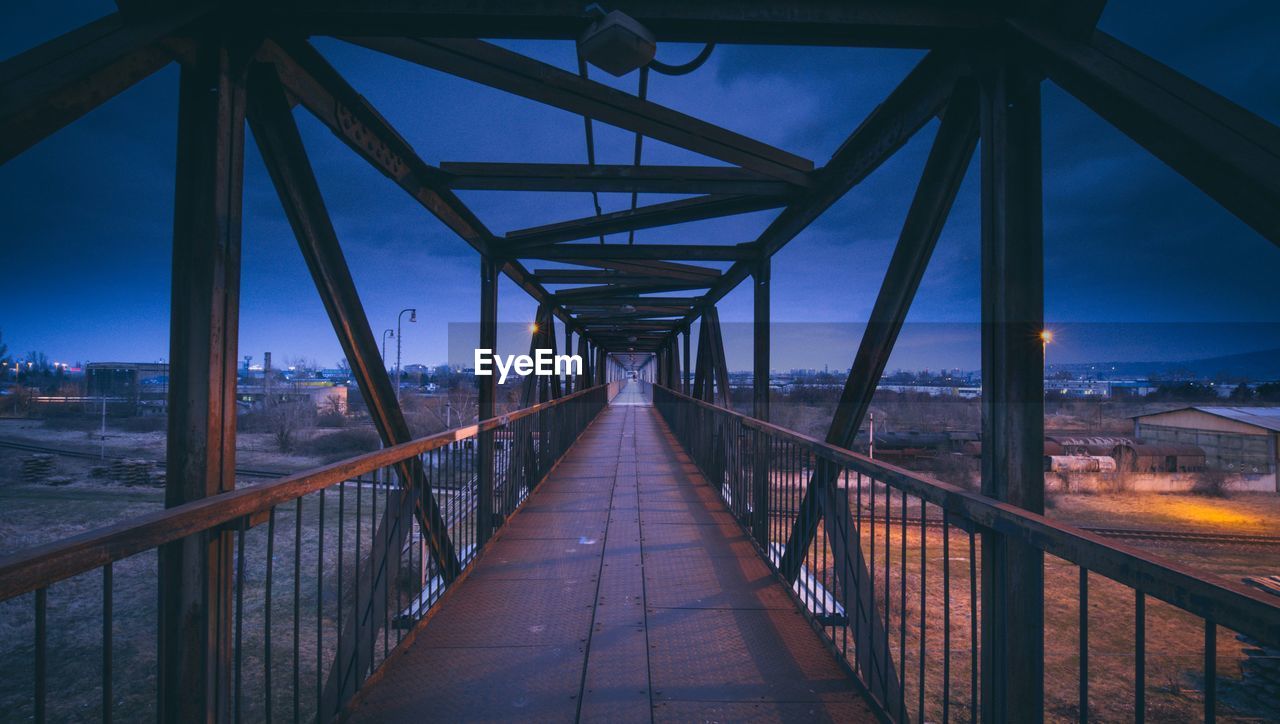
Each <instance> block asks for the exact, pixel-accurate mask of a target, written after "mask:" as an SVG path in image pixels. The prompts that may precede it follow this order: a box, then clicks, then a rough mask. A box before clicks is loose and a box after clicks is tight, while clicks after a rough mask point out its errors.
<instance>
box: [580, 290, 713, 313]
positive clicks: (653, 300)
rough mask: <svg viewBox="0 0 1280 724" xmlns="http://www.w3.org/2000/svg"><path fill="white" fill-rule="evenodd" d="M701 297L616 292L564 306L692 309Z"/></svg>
mask: <svg viewBox="0 0 1280 724" xmlns="http://www.w3.org/2000/svg"><path fill="white" fill-rule="evenodd" d="M702 300H703V297H642V296H639V295H637V294H634V293H629V292H621V291H620V292H617V293H616V294H601V295H600V296H599V297H597V298H593V299H576V300H566V301H565V302H564V305H565V307H566V308H568V309H581V308H583V307H591V308H595V307H602V306H626V305H631V306H634V307H636V309H637V310H638V309H640V308H641V306H642V305H658V306H663V307H669V306H676V307H686V308H693V307H696V306H697V305H699V304H701V303H702Z"/></svg>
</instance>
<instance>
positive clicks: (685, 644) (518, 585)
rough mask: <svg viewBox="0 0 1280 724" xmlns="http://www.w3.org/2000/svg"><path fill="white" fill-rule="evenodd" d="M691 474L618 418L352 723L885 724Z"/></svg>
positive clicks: (375, 688) (536, 504) (648, 412)
mask: <svg viewBox="0 0 1280 724" xmlns="http://www.w3.org/2000/svg"><path fill="white" fill-rule="evenodd" d="M637 387H638V386H637V385H631V390H630V391H632V392H634V391H635V389H636V388H637ZM626 398H627V393H626V392H624V393H623V394H622V395H620V396H619V399H620V400H623V399H626ZM694 470H695V468H694V467H693V465H692V463H691V461H690V460H689V459H688V458H687V457H686V456H685V455H684V454H683V453H682V452H679V451H678V450H677V448H676V446H675V441H674V439H673V438H671V437H670V433H669V432H668V431H667V429H666V426H665V424H664V423H662V422H661V420H660V419H659V418H658V417H657V415H656V413H655V412H654V410H653V409H652V408H651V407H647V406H643V405H637V404H626V405H624V404H618V405H613V406H611V407H610V408H608V409H607V410H605V412H603V413H601V415H600V416H599V417H598V418H597V419H596V421H595V422H594V423H592V425H591V427H589V428H588V429H587V431H586V432H585V433H583V435H582V437H581V438H580V439H579V440H578V442H577V443H576V444H575V446H574V448H573V449H572V450H571V451H570V452H569V453H568V454H567V455H566V456H565V458H564V460H563V461H562V462H561V463H560V465H559V466H557V467H556V469H555V470H554V471H553V472H552V473H551V475H550V476H549V477H548V478H547V479H546V480H545V481H544V482H543V483H542V485H541V486H540V487H539V488H538V490H537V491H536V492H535V493H534V494H533V495H532V496H531V497H530V498H529V500H528V501H527V502H526V503H525V505H524V507H522V508H521V510H520V512H519V513H517V514H516V515H515V516H513V517H512V518H511V519H510V520H509V521H508V523H507V525H506V526H504V527H503V528H502V529H501V530H500V531H499V532H498V533H497V534H496V536H495V537H494V540H493V543H492V546H491V547H490V548H489V549H488V550H487V551H486V553H485V555H484V557H483V558H482V559H481V560H480V561H479V562H478V563H477V564H476V567H475V570H474V571H473V572H472V573H471V575H470V576H469V577H468V578H467V579H465V580H464V582H463V583H462V584H461V585H460V586H459V587H458V589H457V590H456V591H455V592H454V593H453V595H452V596H451V597H449V598H447V599H445V601H444V602H443V603H442V604H441V605H440V609H439V611H438V613H436V614H435V616H434V617H433V618H431V619H430V620H429V621H428V622H427V623H426V624H425V625H424V626H423V628H422V629H421V630H420V631H419V632H418V634H417V637H416V639H415V643H414V644H413V646H412V647H410V648H409V649H408V651H407V652H406V653H405V655H404V656H402V657H400V658H399V659H397V660H396V661H394V662H393V663H391V664H389V665H388V666H387V668H386V671H385V674H384V675H383V677H382V678H381V679H379V680H378V681H377V682H375V683H374V684H373V685H372V686H371V687H370V688H369V689H367V690H365V691H363V692H361V694H360V696H359V697H358V699H357V704H356V705H355V706H354V707H353V709H352V711H351V712H350V718H349V721H352V722H372V721H377V722H386V721H391V722H395V721H422V720H424V719H437V720H449V721H476V720H490V721H494V720H510V719H520V720H539V721H547V720H555V721H569V720H580V721H588V720H589V721H599V720H606V719H613V720H621V721H643V720H650V719H652V720H655V721H656V720H663V721H666V720H695V719H696V720H708V721H709V720H715V719H719V718H721V717H726V716H728V717H730V718H734V719H745V720H794V721H824V720H825V721H862V720H865V721H872V720H873V717H872V714H871V711H870V709H869V708H868V707H867V705H866V704H865V703H864V702H863V701H862V699H861V696H860V694H859V693H858V689H857V688H856V684H855V683H854V682H853V681H852V680H851V679H850V678H849V676H848V675H847V674H846V673H845V671H844V670H842V669H841V668H840V667H839V666H838V665H837V664H836V662H835V661H834V659H832V657H831V655H830V653H829V652H828V651H827V649H826V648H824V646H823V645H822V643H821V641H820V639H819V638H818V636H817V635H816V634H815V633H814V631H813V629H812V628H811V627H810V626H809V624H808V623H807V622H806V620H805V619H804V617H803V616H802V615H801V614H800V613H799V612H798V611H797V609H796V606H795V603H794V601H793V599H792V598H791V596H790V595H789V594H788V593H787V591H786V590H785V589H784V588H783V586H782V585H781V583H779V582H778V579H777V578H775V577H774V576H773V575H772V574H771V573H770V571H769V568H768V566H766V565H765V563H764V562H763V560H762V559H761V558H760V557H759V555H758V554H757V552H756V549H755V548H754V547H753V546H752V545H751V542H750V540H749V538H747V536H745V535H744V534H743V532H742V530H741V528H739V527H738V526H737V524H736V523H734V522H733V519H732V518H731V517H730V516H728V514H727V513H725V511H724V509H723V506H722V505H721V504H720V502H719V500H718V498H717V497H716V496H715V493H714V491H711V490H710V488H709V487H708V486H707V484H706V482H705V481H704V480H703V479H702V477H701V476H699V475H697V474H696V472H694Z"/></svg>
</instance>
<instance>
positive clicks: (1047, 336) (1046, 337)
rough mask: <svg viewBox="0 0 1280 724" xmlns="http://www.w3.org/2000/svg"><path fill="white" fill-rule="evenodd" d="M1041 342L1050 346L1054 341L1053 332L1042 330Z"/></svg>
mask: <svg viewBox="0 0 1280 724" xmlns="http://www.w3.org/2000/svg"><path fill="white" fill-rule="evenodd" d="M1040 341H1041V342H1043V343H1044V344H1049V343H1050V342H1052V341H1053V332H1051V331H1050V330H1047V329H1045V330H1041V332H1040Z"/></svg>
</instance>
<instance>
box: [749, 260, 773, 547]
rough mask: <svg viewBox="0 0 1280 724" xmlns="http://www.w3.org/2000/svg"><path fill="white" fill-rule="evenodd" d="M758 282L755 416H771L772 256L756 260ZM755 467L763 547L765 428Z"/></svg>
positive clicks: (755, 523) (756, 523)
mask: <svg viewBox="0 0 1280 724" xmlns="http://www.w3.org/2000/svg"><path fill="white" fill-rule="evenodd" d="M752 277H753V280H754V282H755V324H754V343H755V354H754V356H753V363H752V369H753V378H754V379H753V381H752V382H753V384H752V395H751V398H752V405H751V410H752V417H754V418H756V419H757V420H764V421H768V420H769V257H768V256H764V257H762V258H761V259H759V260H758V261H757V262H756V268H755V270H754V271H753V273H752ZM753 442H754V445H753V446H752V448H753V452H754V457H755V460H754V467H753V469H752V473H751V486H752V493H753V496H752V497H753V499H752V501H751V502H752V506H751V507H752V519H751V528H752V530H751V532H752V534H753V535H754V536H755V538H756V542H758V543H759V544H760V546H761V547H762V548H764V549H765V550H768V547H769V436H768V434H767V433H764V432H762V431H759V430H757V431H755V433H754V435H753Z"/></svg>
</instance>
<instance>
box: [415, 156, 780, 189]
mask: <svg viewBox="0 0 1280 724" xmlns="http://www.w3.org/2000/svg"><path fill="white" fill-rule="evenodd" d="M440 170H441V171H443V172H445V173H447V174H449V180H448V182H449V188H452V189H470V190H479V191H596V192H600V193H642V194H727V195H733V196H747V195H757V196H783V195H786V194H789V193H792V192H793V191H795V190H796V186H795V185H793V184H790V183H787V182H785V181H779V180H777V179H775V178H773V177H772V176H768V175H766V174H762V173H757V172H755V171H750V170H748V169H745V168H737V167H734V166H622V165H608V164H598V165H594V166H592V165H589V164H573V163H460V162H456V161H443V162H441V164H440Z"/></svg>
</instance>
